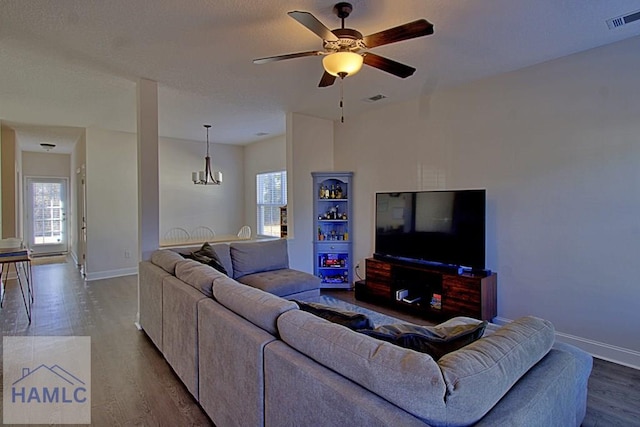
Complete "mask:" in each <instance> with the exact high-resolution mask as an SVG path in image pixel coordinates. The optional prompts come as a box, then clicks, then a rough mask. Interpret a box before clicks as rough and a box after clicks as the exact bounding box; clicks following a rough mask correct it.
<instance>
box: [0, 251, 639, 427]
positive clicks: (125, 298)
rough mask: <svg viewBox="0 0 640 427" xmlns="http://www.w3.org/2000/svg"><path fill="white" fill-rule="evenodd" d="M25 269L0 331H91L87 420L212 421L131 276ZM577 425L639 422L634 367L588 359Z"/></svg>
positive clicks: (0, 316) (1, 312)
mask: <svg viewBox="0 0 640 427" xmlns="http://www.w3.org/2000/svg"><path fill="white" fill-rule="evenodd" d="M33 274H34V283H35V289H36V302H35V304H34V306H33V319H32V323H31V325H29V323H28V321H27V316H26V313H25V310H24V306H23V303H22V297H21V296H20V292H19V289H17V288H15V283H14V282H10V283H9V284H8V289H7V291H8V293H7V296H6V300H5V306H4V308H2V309H0V330H1V331H2V335H3V336H19V335H47V336H53V335H82V336H90V337H91V363H92V365H91V380H92V395H91V400H92V408H91V415H92V424H93V425H96V426H134V425H135V426H211V425H213V424H212V423H211V420H210V419H209V418H208V417H207V415H206V414H205V413H204V411H203V410H202V409H201V408H200V406H199V405H198V403H197V402H196V401H195V399H194V398H193V397H192V396H191V394H189V392H188V391H187V389H186V388H185V387H184V385H183V384H182V383H181V382H180V380H179V379H178V377H177V376H176V375H175V374H174V372H173V371H172V370H171V367H170V366H169V365H168V364H167V363H166V361H165V360H164V358H163V357H162V354H161V353H160V352H159V351H158V349H157V348H156V347H155V346H154V344H153V343H152V342H151V340H149V339H148V338H147V336H146V335H145V334H144V332H141V331H138V330H137V329H136V328H135V326H134V321H135V315H136V311H137V276H127V277H120V278H114V279H106V280H98V281H92V282H84V280H83V279H82V277H81V276H80V274H79V272H78V270H77V269H76V268H75V266H74V265H73V264H72V263H71V262H69V263H66V264H44V265H37V266H34V267H33ZM323 293H326V294H329V295H332V296H334V297H336V298H340V299H342V300H345V301H347V302H351V303H354V304H358V305H362V306H365V307H367V308H370V309H373V310H377V311H380V312H382V313H384V314H387V315H390V316H393V317H396V318H399V319H403V320H406V321H409V322H416V321H422V322H423V323H428V322H426V321H424V320H421V319H419V318H416V317H415V316H412V315H410V314H406V313H402V312H398V311H394V310H391V309H389V308H385V307H381V306H378V305H374V304H367V303H363V302H360V301H356V300H355V298H354V295H353V292H350V291H323ZM1 346H2V342H1V340H0V350H1ZM1 369H2V367H1V366H0V370H1ZM0 397H1V396H0ZM0 410H1V408H0ZM0 416H1V413H0ZM583 426H585V427H605V426H640V371H638V370H634V369H631V368H627V367H624V366H620V365H616V364H614V363H610V362H605V361H602V360H597V359H596V360H595V361H594V369H593V373H592V375H591V378H590V380H589V399H588V408H587V417H586V418H585V420H584V423H583Z"/></svg>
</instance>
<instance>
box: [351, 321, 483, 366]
mask: <svg viewBox="0 0 640 427" xmlns="http://www.w3.org/2000/svg"><path fill="white" fill-rule="evenodd" d="M486 327H487V322H486V321H484V322H481V323H478V324H475V323H474V324H466V325H456V326H444V327H443V326H417V325H409V324H395V325H384V326H379V327H377V328H375V329H371V330H367V329H365V330H361V331H358V332H362V333H363V334H365V335H368V336H370V337H373V338H377V339H379V340H382V341H388V342H390V343H392V344H395V345H397V346H400V347H404V348H408V349H411V350H415V351H419V352H421V353H427V354H429V355H430V356H431V357H432V358H433V359H434V360H436V361H437V360H438V359H440V358H441V357H442V356H444V355H445V354H447V353H451V352H452V351H456V350H458V349H460V348H462V347H464V346H466V345H468V344H471V343H472V342H474V341H475V340H477V339H478V338H480V337H481V336H482V334H483V333H484V330H485V328H486Z"/></svg>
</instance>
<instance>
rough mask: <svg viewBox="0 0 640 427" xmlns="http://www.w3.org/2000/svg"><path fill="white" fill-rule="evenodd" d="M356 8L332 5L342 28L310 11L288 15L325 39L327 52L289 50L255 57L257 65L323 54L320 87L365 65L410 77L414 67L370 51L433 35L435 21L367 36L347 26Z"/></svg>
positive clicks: (419, 20)
mask: <svg viewBox="0 0 640 427" xmlns="http://www.w3.org/2000/svg"><path fill="white" fill-rule="evenodd" d="M352 11H353V6H351V4H350V3H346V2H340V3H337V4H336V5H335V6H334V7H333V12H334V13H335V14H336V15H337V16H338V18H340V19H341V21H342V25H341V28H337V29H335V30H330V29H329V28H327V27H326V26H325V25H324V24H323V23H322V22H320V21H319V20H318V19H317V18H316V17H315V16H313V15H312V14H311V13H309V12H300V11H293V12H289V13H288V15H289V16H290V17H292V18H293V19H295V20H296V21H298V22H299V23H300V24H302V25H304V26H305V27H307V28H308V29H309V30H311V31H312V32H313V33H315V34H316V35H318V36H319V37H320V38H321V39H322V41H323V47H324V51H319V50H312V51H307V52H298V53H290V54H286V55H278V56H270V57H266V58H259V59H254V60H253V63H254V64H265V63H267V62H274V61H282V60H284V59H293V58H302V57H305V56H319V55H323V56H324V58H323V59H322V65H323V67H324V69H325V71H324V74H323V75H322V78H321V79H320V84H319V85H318V86H319V87H326V86H331V85H332V84H333V83H334V82H335V80H336V77H340V78H341V79H343V78H344V77H346V76H348V75H349V76H351V75H353V74H355V73H357V72H358V71H359V70H360V68H361V67H362V64H363V63H364V64H366V65H368V66H370V67H374V68H378V69H379V70H382V71H386V72H387V73H390V74H393V75H394V76H398V77H400V78H403V79H404V78H407V77H409V76H411V75H413V73H414V72H415V71H416V69H415V68H413V67H410V66H408V65H405V64H401V63H399V62H396V61H393V60H391V59H388V58H385V57H382V56H380V55H376V54H375V53H371V52H369V51H368V50H369V49H372V48H374V47H377V46H382V45H385V44H390V43H396V42H399V41H403V40H409V39H413V38H416V37H422V36H428V35H431V34H433V24H431V23H430V22H428V21H427V20H425V19H418V20H417V21H413V22H409V23H407V24H404V25H400V26H397V27H393V28H389V29H387V30H384V31H380V32H377V33H374V34H370V35H368V36H364V37H363V36H362V33H360V32H359V31H357V30H354V29H352V28H345V27H344V20H345V18H347V17H348V16H349V14H350V13H351V12H352Z"/></svg>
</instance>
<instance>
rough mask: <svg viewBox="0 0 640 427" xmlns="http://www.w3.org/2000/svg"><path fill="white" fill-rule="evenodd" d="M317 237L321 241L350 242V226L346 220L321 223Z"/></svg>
mask: <svg viewBox="0 0 640 427" xmlns="http://www.w3.org/2000/svg"><path fill="white" fill-rule="evenodd" d="M316 239H317V241H319V242H323V241H326V242H348V241H349V228H348V223H347V222H346V221H341V222H338V221H332V222H331V223H324V222H323V223H320V224H319V225H318V231H317V235H316Z"/></svg>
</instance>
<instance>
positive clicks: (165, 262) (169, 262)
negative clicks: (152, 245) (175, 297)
mask: <svg viewBox="0 0 640 427" xmlns="http://www.w3.org/2000/svg"><path fill="white" fill-rule="evenodd" d="M180 261H184V258H183V257H182V256H181V255H180V254H179V253H177V252H174V251H170V250H167V249H158V250H157V251H153V253H152V254H151V262H152V263H154V264H155V265H157V266H158V267H160V268H162V269H163V270H164V271H166V272H167V273H169V274H175V273H176V264H177V263H179V262H180Z"/></svg>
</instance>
